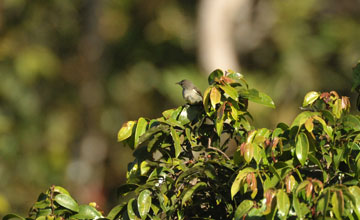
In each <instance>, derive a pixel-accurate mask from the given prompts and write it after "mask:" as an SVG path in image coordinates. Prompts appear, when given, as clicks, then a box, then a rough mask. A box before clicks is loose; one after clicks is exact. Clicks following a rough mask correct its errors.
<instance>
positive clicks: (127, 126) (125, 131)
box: [118, 121, 136, 142]
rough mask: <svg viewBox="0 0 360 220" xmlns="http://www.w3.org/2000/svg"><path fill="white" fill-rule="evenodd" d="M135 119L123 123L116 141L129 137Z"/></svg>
mask: <svg viewBox="0 0 360 220" xmlns="http://www.w3.org/2000/svg"><path fill="white" fill-rule="evenodd" d="M135 124H136V121H128V122H125V123H124V124H123V126H122V127H121V129H120V131H119V132H118V141H119V142H120V141H123V140H126V139H127V138H129V137H130V136H131V134H132V130H133V127H134V125H135Z"/></svg>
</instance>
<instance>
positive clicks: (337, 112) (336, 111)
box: [332, 99, 342, 118]
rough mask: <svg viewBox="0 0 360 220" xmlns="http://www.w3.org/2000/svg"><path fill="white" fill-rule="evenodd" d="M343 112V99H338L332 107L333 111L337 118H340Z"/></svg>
mask: <svg viewBox="0 0 360 220" xmlns="http://www.w3.org/2000/svg"><path fill="white" fill-rule="evenodd" d="M341 112H342V109H341V99H337V100H336V101H335V103H334V105H333V107H332V113H333V114H334V115H335V117H336V118H340V117H341Z"/></svg>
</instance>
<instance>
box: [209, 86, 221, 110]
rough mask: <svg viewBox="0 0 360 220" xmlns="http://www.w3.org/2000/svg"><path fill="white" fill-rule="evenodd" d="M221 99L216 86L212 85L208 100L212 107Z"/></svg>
mask: <svg viewBox="0 0 360 220" xmlns="http://www.w3.org/2000/svg"><path fill="white" fill-rule="evenodd" d="M220 100H221V93H220V91H219V90H218V89H217V88H216V87H212V89H211V92H210V102H211V105H212V107H213V108H214V109H215V108H216V104H218V103H220Z"/></svg>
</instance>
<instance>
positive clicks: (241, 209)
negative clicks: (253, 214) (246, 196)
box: [234, 200, 254, 220]
mask: <svg viewBox="0 0 360 220" xmlns="http://www.w3.org/2000/svg"><path fill="white" fill-rule="evenodd" d="M253 206H254V202H253V201H251V200H244V201H242V202H241V203H240V205H239V206H238V207H237V208H236V211H235V216H234V218H235V220H240V219H243V216H244V215H246V214H247V213H248V212H249V211H250V209H251V208H252V207H253Z"/></svg>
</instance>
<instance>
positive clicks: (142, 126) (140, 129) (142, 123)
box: [134, 117, 148, 148]
mask: <svg viewBox="0 0 360 220" xmlns="http://www.w3.org/2000/svg"><path fill="white" fill-rule="evenodd" d="M147 125H148V122H147V121H146V119H145V118H143V117H141V118H139V120H138V121H137V126H136V130H135V139H134V148H136V147H137V146H138V143H139V138H140V136H141V135H143V134H144V133H145V131H146V128H147Z"/></svg>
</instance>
